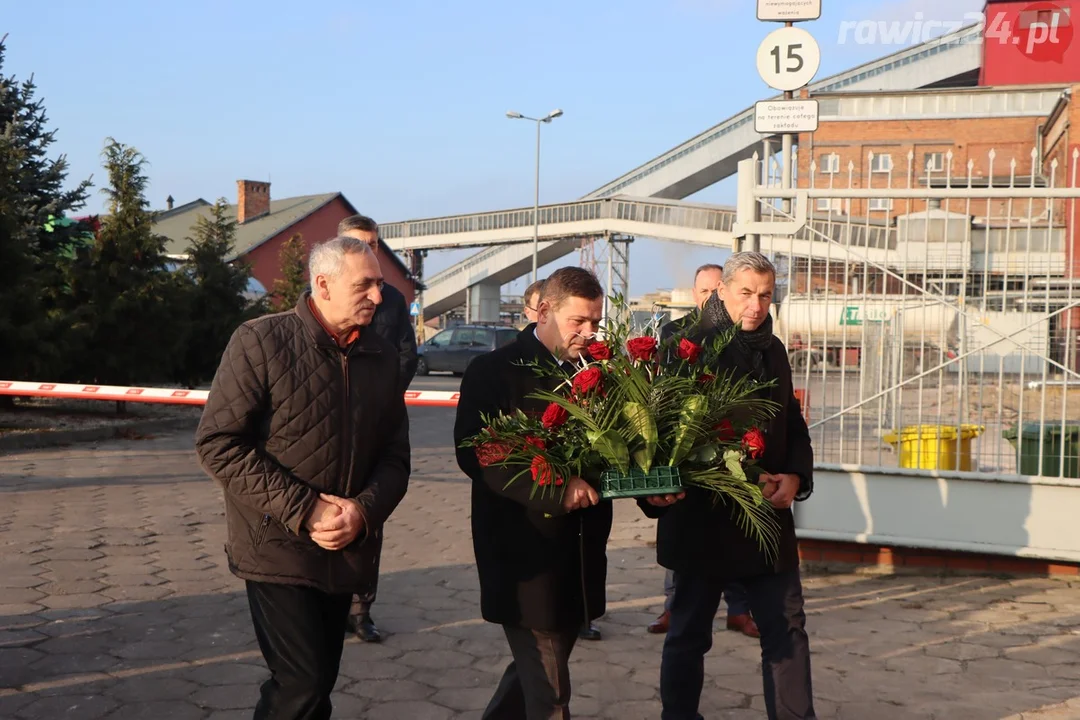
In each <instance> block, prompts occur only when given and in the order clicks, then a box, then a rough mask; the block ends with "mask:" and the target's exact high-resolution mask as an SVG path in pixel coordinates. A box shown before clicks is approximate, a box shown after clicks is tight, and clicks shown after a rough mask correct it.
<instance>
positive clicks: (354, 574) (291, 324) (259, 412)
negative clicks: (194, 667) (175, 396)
mask: <svg viewBox="0 0 1080 720" xmlns="http://www.w3.org/2000/svg"><path fill="white" fill-rule="evenodd" d="M308 265H309V269H310V273H311V290H310V291H309V292H307V293H305V294H304V296H303V297H302V298H301V299H300V301H299V303H298V304H297V306H296V307H295V308H294V309H292V310H288V311H286V312H282V313H277V314H274V315H267V316H264V317H261V318H258V319H256V320H251V321H249V322H246V323H244V324H243V325H241V326H240V327H239V328H237V330H236V332H235V333H234V334H233V336H232V338H231V339H230V341H229V345H228V347H227V348H226V349H225V353H224V356H223V357H222V359H221V365H220V366H219V368H218V371H217V374H216V375H215V376H214V382H213V385H212V386H211V389H210V394H209V398H208V400H207V404H206V408H205V409H204V411H203V415H202V420H201V422H200V424H199V429H198V431H197V433H196V438H195V447H196V450H197V452H198V456H199V461H200V463H201V465H202V467H203V468H204V469H205V470H206V472H207V473H208V474H209V475H210V476H211V477H213V478H214V479H215V480H216V481H217V482H218V483H219V484H220V485H221V486H222V488H223V490H224V497H225V516H226V520H227V522H228V542H227V544H226V546H225V552H226V555H227V556H228V561H229V567H230V569H231V570H232V572H233V573H234V574H235V575H237V576H238V577H240V578H242V579H244V580H245V581H246V585H247V596H248V601H249V605H250V607H251V617H252V620H253V622H254V625H255V635H256V638H257V639H258V642H259V647H260V649H261V650H262V653H263V657H264V658H265V660H266V664H267V666H268V667H269V669H270V673H271V677H270V679H269V680H267V681H266V682H265V683H264V684H263V686H262V693H261V697H260V699H259V702H258V705H257V706H256V708H255V715H254V717H255V718H256V720H260V719H265V718H281V719H282V720H285V719H288V720H325V719H326V718H329V717H330V712H331V704H330V693H331V691H332V690H333V688H334V685H335V684H336V682H337V675H338V666H339V663H340V661H341V651H342V646H343V643H344V640H345V625H346V621H347V618H348V614H349V604H350V601H351V599H352V596H353V594H354V593H357V592H359V591H361V590H362V589H363V588H365V587H367V586H369V585H370V582H371V575H372V574H373V573H375V572H377V565H376V563H377V557H378V548H379V544H380V542H381V536H382V526H383V523H385V522H386V520H387V518H389V516H390V514H391V513H392V512H393V511H394V509H395V508H396V507H397V505H398V503H399V502H400V501H401V499H402V497H404V495H405V491H406V487H407V484H408V478H409V471H410V466H409V429H408V419H407V415H406V412H405V400H404V396H403V395H402V393H401V390H400V385H399V377H398V375H399V373H400V372H401V371H400V363H399V360H398V353H397V350H396V349H395V348H394V347H393V346H392V345H391V344H390V343H389V342H387V341H386V340H384V339H383V338H381V337H380V336H379V335H378V334H377V333H375V332H373V331H372V330H371V328H370V324H371V320H372V317H373V316H374V314H375V308H376V307H377V306H378V305H379V303H380V302H382V295H381V290H382V286H383V279H382V272H381V271H380V269H379V263H378V260H377V259H376V257H375V255H374V254H373V253H372V252H371V249H370V248H369V247H368V246H367V244H366V243H364V242H363V241H361V240H357V239H355V238H349V237H336V238H334V239H333V240H330V241H328V242H325V243H323V244H321V245H318V246H316V247H315V248H314V249H313V250H312V252H311V258H310V261H309V264H308Z"/></svg>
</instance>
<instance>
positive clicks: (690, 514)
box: [638, 252, 817, 720]
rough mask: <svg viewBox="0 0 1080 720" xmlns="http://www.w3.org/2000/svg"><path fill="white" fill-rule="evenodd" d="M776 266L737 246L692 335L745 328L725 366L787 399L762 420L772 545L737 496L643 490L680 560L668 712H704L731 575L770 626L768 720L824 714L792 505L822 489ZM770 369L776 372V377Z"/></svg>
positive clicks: (666, 680)
mask: <svg viewBox="0 0 1080 720" xmlns="http://www.w3.org/2000/svg"><path fill="white" fill-rule="evenodd" d="M775 289H776V268H775V267H774V266H773V264H772V263H771V262H770V261H769V259H768V258H766V257H765V256H764V255H762V254H761V253H756V252H742V253H736V254H734V255H732V256H731V258H730V259H729V260H728V261H727V262H726V263H724V278H723V283H722V284H721V285H720V288H719V290H718V291H717V292H716V293H714V294H713V295H711V296H710V297H709V299H708V300H707V301H705V304H704V306H703V307H702V309H701V319H700V320H699V321H698V323H697V324H696V325H695V326H694V329H693V330H692V331H691V333H690V338H691V339H692V340H694V341H696V342H698V343H702V342H708V341H710V340H711V339H712V338H714V337H715V336H716V335H717V334H719V333H727V332H730V331H732V330H733V329H735V328H737V331H736V332H735V334H734V340H733V341H732V342H731V343H729V344H728V345H727V346H726V347H725V348H724V351H723V353H722V354H721V356H720V358H719V362H718V368H717V370H718V372H717V374H718V375H719V374H721V373H727V372H730V373H732V375H733V376H734V377H736V378H740V377H749V378H752V379H753V380H756V381H758V382H760V383H762V385H763V386H764V387H763V389H762V390H761V397H762V398H763V399H769V400H772V401H774V402H776V403H777V404H778V405H779V407H780V410H779V412H778V414H777V415H776V416H775V417H773V418H772V419H771V420H770V421H769V422H768V423H767V425H766V427H765V428H764V431H765V437H766V438H767V440H766V442H765V448H764V455H763V457H762V458H761V459H760V461H759V462H760V467H761V468H762V470H764V473H763V474H762V475H761V476H760V478H759V479H760V481H761V482H762V483H764V487H763V488H762V494H763V495H764V496H765V497H766V498H767V499H768V501H769V502H770V503H771V504H772V506H773V508H774V510H775V513H776V519H777V521H778V523H779V526H780V532H779V545H778V547H777V552H776V555H775V556H769V555H767V554H766V553H764V552H763V551H762V549H761V548H760V547H759V546H758V543H757V541H756V540H754V539H753V538H752V537H750V535H749V534H748V533H747V532H746V530H744V529H743V527H742V526H741V525H740V524H739V522H738V518H737V516H736V515H735V514H734V513H733V510H732V508H731V507H729V506H728V505H726V504H725V503H718V504H716V503H713V502H712V500H711V499H710V498H709V497H707V496H706V493H705V491H703V490H700V489H697V488H687V490H686V497H685V499H683V500H676V501H674V503H672V502H670V501H669V499H668V498H661V497H660V496H653V497H650V498H648V500H642V501H639V503H638V504H639V505H640V506H641V508H642V510H643V511H644V512H645V513H646V515H648V516H649V517H654V518H659V522H658V523H657V530H656V556H657V561H658V562H659V563H660V564H661V565H663V566H664V567H666V568H668V569H669V570H673V571H675V595H674V597H673V598H672V603H671V627H670V628H669V629H668V633H667V637H666V638H665V640H664V650H663V656H662V660H661V663H660V701H661V703H662V704H663V710H662V711H661V714H660V717H661V718H662V720H701V713H699V712H698V705H699V702H700V699H701V689H702V686H703V684H704V680H705V654H706V653H707V652H708V651H709V649H710V648H711V647H712V642H713V617H714V616H715V615H716V610H717V608H718V607H719V606H720V596H721V595H722V594H723V592H724V590H725V588H726V587H727V586H729V585H730V584H731V583H732V582H739V583H741V584H742V586H743V587H744V588H745V589H746V593H747V596H748V598H749V601H750V603H749V604H750V610H751V612H752V613H753V615H754V619H755V620H756V621H757V625H758V628H759V630H760V632H761V674H762V687H763V690H764V696H765V713H766V715H767V716H768V718H769V720H815V718H816V717H817V715H816V714H815V712H814V700H813V688H812V683H811V677H810V641H809V639H808V637H807V634H806V613H805V610H804V609H803V605H804V601H803V591H802V581H801V578H800V576H799V549H798V542H797V540H796V537H795V521H794V516H793V514H792V511H791V506H792V504H793V503H794V502H795V501H801V500H806V499H807V498H808V497H810V494H811V493H812V492H813V490H814V451H813V448H812V447H811V445H810V432H809V431H808V430H807V428H806V421H805V420H804V419H803V415H802V412H801V411H800V409H799V403H798V401H797V400H796V399H795V394H794V390H793V388H792V378H791V366H790V365H789V364H788V358H787V351H786V350H785V349H784V344H783V343H782V342H781V341H780V339H779V338H777V337H776V336H775V335H773V332H772V317H771V316H770V315H769V306H770V305H771V304H772V299H773V293H774V292H775ZM769 381H775V384H774V385H772V386H768V385H769Z"/></svg>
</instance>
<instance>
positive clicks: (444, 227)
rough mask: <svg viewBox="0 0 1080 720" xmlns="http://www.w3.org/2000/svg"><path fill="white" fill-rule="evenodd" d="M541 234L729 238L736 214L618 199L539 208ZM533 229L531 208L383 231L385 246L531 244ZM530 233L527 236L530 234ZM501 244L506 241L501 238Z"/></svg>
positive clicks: (414, 223)
mask: <svg viewBox="0 0 1080 720" xmlns="http://www.w3.org/2000/svg"><path fill="white" fill-rule="evenodd" d="M539 216H540V228H541V230H540V234H541V236H542V237H547V238H548V239H552V238H556V237H564V236H565V235H566V233H567V230H566V229H565V228H559V230H558V231H557V232H556V233H555V234H552V233H548V234H547V235H546V236H545V233H544V228H545V227H547V228H552V227H554V226H565V225H569V224H573V223H579V222H586V221H590V220H611V219H615V220H629V221H636V222H644V223H649V224H653V225H659V226H672V227H686V228H697V229H703V230H718V231H723V232H730V230H731V228H732V225H733V224H734V222H735V210H734V209H733V208H726V207H720V206H714V205H695V204H689V203H681V202H678V201H664V200H648V199H638V198H625V197H615V198H606V199H603V200H580V201H575V202H569V203H560V204H557V205H544V206H541V207H540V211H539ZM533 227H534V222H533V209H532V208H514V209H511V210H500V211H497V212H489V213H476V214H473V215H457V216H453V217H443V218H429V219H423V220H409V221H405V222H396V223H386V224H385V225H380V226H379V233H380V235H381V236H382V238H383V239H384V240H395V239H404V238H414V239H415V238H423V237H444V236H447V235H458V234H466V233H479V232H486V231H491V230H495V231H514V230H521V231H522V232H520V233H515V232H508V233H506V238H505V239H506V240H513V239H515V238H516V239H520V240H522V241H524V240H526V239H531V238H532V231H533ZM526 231H527V232H526ZM500 241H503V238H500Z"/></svg>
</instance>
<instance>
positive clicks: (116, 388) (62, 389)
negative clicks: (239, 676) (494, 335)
mask: <svg viewBox="0 0 1080 720" xmlns="http://www.w3.org/2000/svg"><path fill="white" fill-rule="evenodd" d="M209 394H210V392H209V391H208V390H184V389H181V388H148V387H127V386H123V385H78V384H72V383H41V382H22V381H18V380H0V395H20V396H22V397H48V398H73V399H76V400H118V401H122V402H146V403H163V404H166V405H205V404H206V398H207V396H208V395H209ZM457 403H458V393H456V392H447V391H445V390H407V391H405V404H406V405H411V406H419V407H457Z"/></svg>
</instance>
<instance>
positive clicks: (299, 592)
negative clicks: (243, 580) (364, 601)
mask: <svg viewBox="0 0 1080 720" xmlns="http://www.w3.org/2000/svg"><path fill="white" fill-rule="evenodd" d="M247 595H248V605H249V606H250V607H251V619H252V621H253V622H254V624H255V637H256V638H257V639H258V641H259V649H260V650H262V654H263V658H264V659H265V660H266V665H267V667H268V668H269V669H270V679H269V680H267V681H266V682H265V683H263V686H262V693H261V696H260V698H259V704H258V705H256V706H255V715H254V720H270V718H273V720H327V718H329V717H330V711H331V709H332V707H333V706H332V705H331V704H330V693H331V691H333V689H334V685H335V684H336V683H337V676H338V667H339V665H340V663H341V648H342V646H343V645H344V642H345V622H346V620H347V619H348V617H349V600H350V596H348V595H327V594H326V593H324V592H321V591H319V590H315V589H313V588H306V587H299V586H296V585H277V584H273V583H261V582H252V581H248V583H247Z"/></svg>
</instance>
